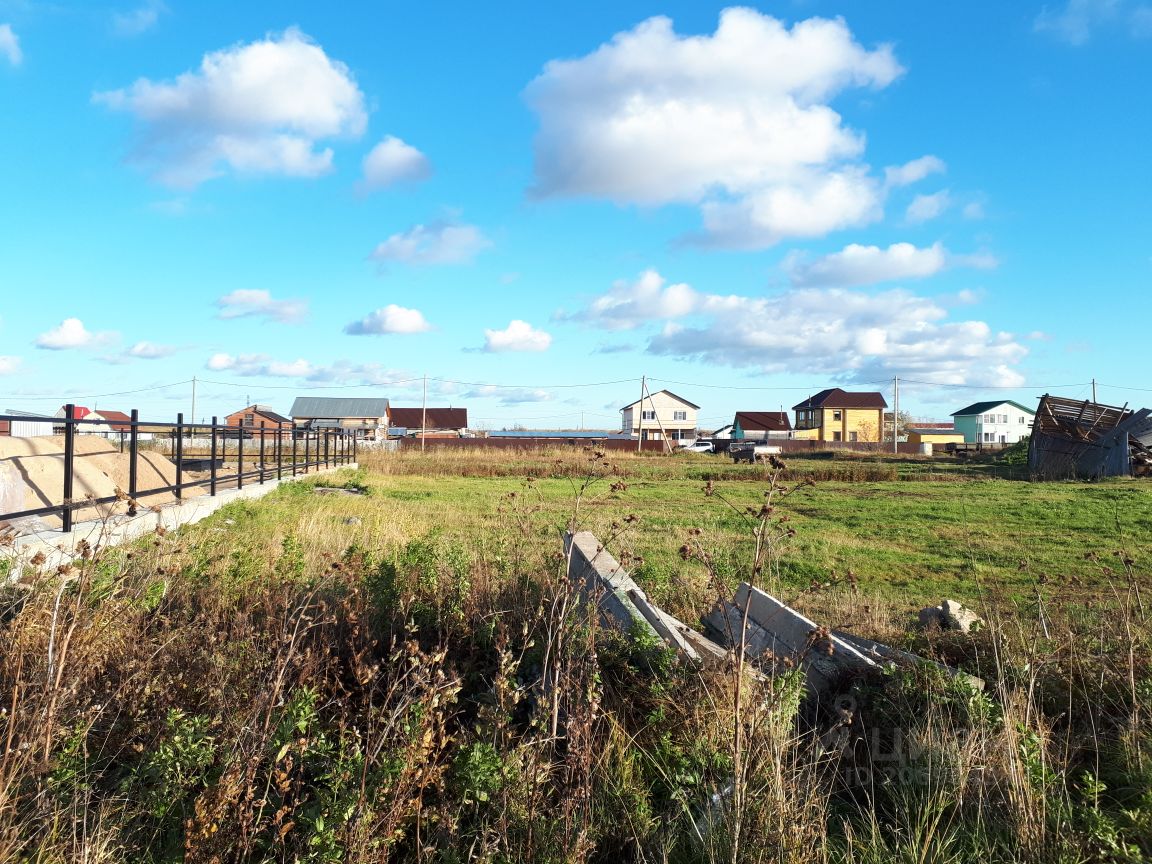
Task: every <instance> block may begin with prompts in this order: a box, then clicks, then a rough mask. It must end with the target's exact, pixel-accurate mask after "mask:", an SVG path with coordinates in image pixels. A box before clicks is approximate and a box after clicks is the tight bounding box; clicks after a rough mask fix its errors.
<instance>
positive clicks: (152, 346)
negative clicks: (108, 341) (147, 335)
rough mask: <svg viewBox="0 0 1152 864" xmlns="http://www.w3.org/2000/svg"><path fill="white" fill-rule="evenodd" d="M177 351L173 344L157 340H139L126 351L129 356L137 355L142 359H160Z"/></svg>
mask: <svg viewBox="0 0 1152 864" xmlns="http://www.w3.org/2000/svg"><path fill="white" fill-rule="evenodd" d="M175 352H176V349H175V348H174V347H173V346H171V345H158V344H156V343H155V342H137V343H136V344H135V345H133V346H132V347H131V348H129V349H128V350H127V351H125V352H124V353H125V354H126V355H127V356H129V357H137V358H139V359H141V360H159V359H160V358H162V357H169V356H171V355H172V354H174V353H175Z"/></svg>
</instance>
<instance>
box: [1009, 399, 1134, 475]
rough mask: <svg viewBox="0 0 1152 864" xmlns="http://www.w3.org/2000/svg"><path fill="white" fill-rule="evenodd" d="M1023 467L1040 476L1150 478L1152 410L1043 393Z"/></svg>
mask: <svg viewBox="0 0 1152 864" xmlns="http://www.w3.org/2000/svg"><path fill="white" fill-rule="evenodd" d="M1028 469H1029V471H1030V472H1031V474H1032V476H1033V477H1034V478H1036V479H1039V480H1075V479H1078V480H1099V479H1100V478H1102V477H1131V476H1136V477H1146V476H1150V475H1152V411H1150V410H1149V409H1147V408H1141V409H1140V410H1138V411H1130V410H1128V406H1127V405H1126V404H1125V405H1124V406H1122V407H1120V408H1117V407H1114V406H1111V405H1101V404H1099V403H1096V402H1090V401H1088V400H1084V401H1082V402H1079V401H1076V400H1074V399H1062V398H1060V397H1057V396H1049V395H1047V394H1045V395H1044V396H1042V397H1041V398H1040V406H1039V407H1038V408H1037V410H1036V419H1035V421H1034V422H1033V426H1032V436H1031V439H1030V441H1029V444H1028Z"/></svg>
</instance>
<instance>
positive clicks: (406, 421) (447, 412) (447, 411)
mask: <svg viewBox="0 0 1152 864" xmlns="http://www.w3.org/2000/svg"><path fill="white" fill-rule="evenodd" d="M390 416H391V418H392V424H393V425H395V426H406V427H407V428H409V429H421V428H428V429H467V428H468V409H467V408H429V409H428V416H427V420H424V419H423V418H424V409H423V408H393V409H392V413H391V415H390ZM425 422H426V423H427V424H428V425H427V427H425V426H424V424H425Z"/></svg>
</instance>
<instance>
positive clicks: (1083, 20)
mask: <svg viewBox="0 0 1152 864" xmlns="http://www.w3.org/2000/svg"><path fill="white" fill-rule="evenodd" d="M1033 26H1034V28H1035V30H1036V32H1038V33H1049V34H1051V35H1052V36H1053V37H1054V38H1055V39H1058V40H1060V41H1061V42H1067V43H1068V44H1070V45H1083V44H1084V43H1085V42H1087V41H1088V40H1090V39H1091V38H1092V36H1093V34H1095V33H1096V32H1097V31H1099V30H1101V29H1104V28H1108V27H1111V28H1116V29H1120V30H1123V31H1125V32H1126V34H1127V35H1129V36H1132V37H1135V38H1137V39H1140V38H1145V37H1148V36H1152V6H1149V5H1148V4H1147V3H1146V2H1143V0H1066V2H1065V3H1064V4H1063V5H1061V6H1057V7H1055V8H1049V7H1048V6H1045V7H1044V8H1043V9H1042V10H1041V11H1040V14H1039V15H1037V16H1036V20H1035V21H1034V22H1033Z"/></svg>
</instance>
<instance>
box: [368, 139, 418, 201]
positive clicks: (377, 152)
mask: <svg viewBox="0 0 1152 864" xmlns="http://www.w3.org/2000/svg"><path fill="white" fill-rule="evenodd" d="M363 171H364V176H363V177H362V178H361V180H360V182H359V184H357V186H358V188H359V189H360V191H361V192H371V191H373V190H376V189H383V188H384V187H385V186H391V185H392V184H393V183H400V182H402V181H405V180H409V181H416V180H427V179H428V178H429V177H431V176H432V163H431V162H429V161H428V157H427V156H425V155H424V154H423V153H421V152H420V151H419V150H417V149H416V148H415V147H413V146H412V145H410V144H406V143H405V142H404V141H401V140H400V139H399V138H396V137H395V136H393V135H389V136H387V137H386V138H385V139H384V140H383V141H381V142H380V143H379V144H377V145H376V146H375V147H373V148H372V149H371V150H370V151H369V152H368V155H367V156H365V157H364V163H363Z"/></svg>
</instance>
